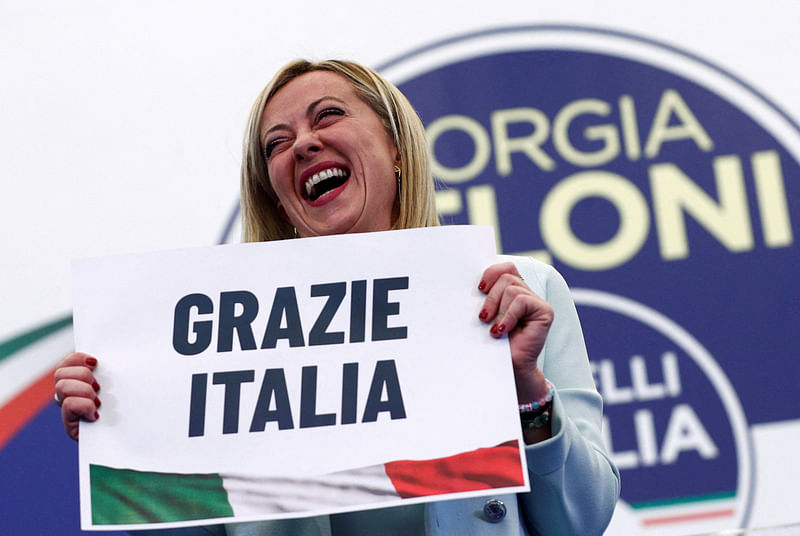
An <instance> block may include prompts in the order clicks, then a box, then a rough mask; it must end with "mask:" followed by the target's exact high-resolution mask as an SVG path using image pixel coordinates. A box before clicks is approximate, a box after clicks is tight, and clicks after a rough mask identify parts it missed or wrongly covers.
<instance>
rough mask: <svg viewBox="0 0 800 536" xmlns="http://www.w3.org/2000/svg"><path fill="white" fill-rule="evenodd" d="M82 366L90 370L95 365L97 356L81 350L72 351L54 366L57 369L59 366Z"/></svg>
mask: <svg viewBox="0 0 800 536" xmlns="http://www.w3.org/2000/svg"><path fill="white" fill-rule="evenodd" d="M74 366H84V367H88V368H89V369H91V370H94V368H95V367H97V358H95V357H92V356H90V355H89V354H85V353H83V352H72V353H71V354H68V355H67V356H65V357H64V359H62V360H61V362H60V363H59V364H58V365H57V366H56V368H57V369H59V368H61V367H74Z"/></svg>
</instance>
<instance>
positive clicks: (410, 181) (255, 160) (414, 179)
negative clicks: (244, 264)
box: [241, 60, 439, 242]
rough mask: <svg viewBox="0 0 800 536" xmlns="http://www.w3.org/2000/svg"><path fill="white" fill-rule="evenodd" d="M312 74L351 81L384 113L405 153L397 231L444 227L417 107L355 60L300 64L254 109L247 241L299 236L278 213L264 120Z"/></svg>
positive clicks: (245, 193) (246, 172)
mask: <svg viewBox="0 0 800 536" xmlns="http://www.w3.org/2000/svg"><path fill="white" fill-rule="evenodd" d="M312 71H329V72H332V73H337V74H340V75H342V76H344V77H346V78H347V79H348V80H349V81H350V83H351V84H352V85H353V89H354V90H355V92H356V95H358V97H359V98H360V99H361V100H362V101H364V102H365V103H366V104H367V105H368V106H369V107H370V108H372V110H373V111H374V112H375V113H376V114H377V115H378V117H379V118H380V120H381V122H382V123H383V125H384V127H386V131H387V132H388V133H389V134H391V136H392V139H393V140H394V143H395V146H396V147H397V150H398V153H399V154H400V177H401V179H400V191H399V192H398V194H399V196H400V211H399V215H398V217H397V219H396V220H395V222H394V224H393V226H392V228H393V229H409V228H412V227H430V226H434V225H439V219H438V217H437V215H436V205H435V202H434V190H435V188H434V182H433V175H432V173H431V167H430V159H429V156H428V143H427V140H426V137H425V128H424V127H423V126H422V121H420V119H419V116H418V115H417V113H416V111H415V110H414V108H413V107H412V106H411V103H409V102H408V99H406V97H405V96H404V95H403V94H402V93H401V92H400V90H399V89H397V88H396V87H395V86H394V85H392V84H391V83H390V82H388V81H387V80H385V79H384V78H383V77H382V76H380V75H379V74H378V73H376V72H375V71H373V70H372V69H369V68H368V67H364V66H362V65H359V64H357V63H354V62H350V61H343V60H328V61H322V62H318V63H312V62H310V61H306V60H297V61H293V62H291V63H289V64H288V65H286V66H284V67H283V68H282V69H280V70H279V71H278V73H277V74H276V75H275V76H274V77H273V78H272V80H271V81H270V82H269V83H268V84H267V86H266V87H265V88H264V89H263V90H262V91H261V94H260V95H259V96H258V98H257V99H256V102H255V103H254V104H253V107H252V109H251V110H250V117H249V119H248V121H247V128H246V130H245V140H244V154H243V157H242V178H241V188H242V191H241V206H242V240H243V241H244V242H262V241H267V240H281V239H286V238H294V236H295V233H294V229H293V228H292V226H291V224H290V223H288V222H287V221H285V220H284V219H283V218H282V217H281V216H280V214H279V212H278V197H277V196H276V195H275V192H274V190H273V189H272V185H271V184H270V181H269V174H268V172H267V165H266V162H265V161H264V150H263V147H262V146H261V136H260V132H259V130H260V125H261V116H262V114H263V113H264V108H265V107H266V106H267V103H268V102H269V100H270V99H271V98H272V97H273V96H274V95H275V93H277V92H278V90H280V89H281V88H282V87H283V86H285V85H286V84H288V83H289V82H291V81H292V80H294V79H295V78H297V77H298V76H300V75H303V74H305V73H309V72H312Z"/></svg>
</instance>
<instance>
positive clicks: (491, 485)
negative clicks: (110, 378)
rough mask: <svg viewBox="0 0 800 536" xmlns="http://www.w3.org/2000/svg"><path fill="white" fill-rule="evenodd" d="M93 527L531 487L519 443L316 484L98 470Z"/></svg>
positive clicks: (314, 480)
mask: <svg viewBox="0 0 800 536" xmlns="http://www.w3.org/2000/svg"><path fill="white" fill-rule="evenodd" d="M90 482H91V497H92V521H93V524H95V525H134V524H142V523H166V522H173V521H189V520H199V519H218V518H230V517H233V516H259V515H264V516H267V515H270V514H285V513H291V512H297V513H298V514H302V513H303V512H308V511H315V512H320V511H325V510H334V509H337V508H341V507H347V506H357V505H364V506H366V505H370V504H381V503H385V502H386V501H400V500H402V499H407V498H412V497H425V496H429V495H438V494H448V493H461V492H468V491H477V490H488V489H497V488H508V487H518V486H523V485H524V483H525V482H524V477H523V474H522V466H521V462H520V450H519V443H518V442H517V441H516V440H513V441H507V442H505V443H502V444H501V445H498V446H496V447H490V448H482V449H477V450H474V451H470V452H464V453H460V454H456V455H454V456H447V457H444V458H435V459H430V460H402V461H394V462H389V463H386V464H383V465H375V466H368V467H361V468H357V469H352V470H348V471H341V472H337V473H332V474H328V475H322V476H319V477H310V478H291V477H272V476H253V475H234V474H175V473H154V472H144V471H134V470H130V469H114V468H111V467H104V466H99V465H92V466H90Z"/></svg>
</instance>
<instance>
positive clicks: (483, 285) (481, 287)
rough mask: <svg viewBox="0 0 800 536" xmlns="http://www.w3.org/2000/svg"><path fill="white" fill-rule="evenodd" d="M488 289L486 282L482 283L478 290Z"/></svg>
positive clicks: (479, 284)
mask: <svg viewBox="0 0 800 536" xmlns="http://www.w3.org/2000/svg"><path fill="white" fill-rule="evenodd" d="M485 288H486V281H481V282H480V283H478V290H483V289H485Z"/></svg>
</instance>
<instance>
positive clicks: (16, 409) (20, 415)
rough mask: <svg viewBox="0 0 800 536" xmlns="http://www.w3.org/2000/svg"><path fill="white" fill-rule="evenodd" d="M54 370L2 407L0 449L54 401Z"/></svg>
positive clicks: (0, 411)
mask: <svg viewBox="0 0 800 536" xmlns="http://www.w3.org/2000/svg"><path fill="white" fill-rule="evenodd" d="M53 372H55V370H51V371H50V372H48V373H47V374H45V375H44V376H42V377H41V378H39V379H38V380H36V381H35V382H33V383H32V384H30V385H29V386H28V387H27V388H25V390H24V391H22V392H21V393H19V394H18V395H17V396H15V397H14V398H12V399H11V400H10V401H9V402H7V403H6V404H5V405H4V406H3V407H0V450H2V449H3V447H5V446H6V443H8V442H9V441H11V438H13V437H14V436H15V435H16V434H17V432H18V431H19V430H20V429H21V428H22V427H23V426H25V425H26V424H28V421H30V420H31V419H33V417H35V416H36V415H37V414H38V413H39V412H40V411H41V410H42V409H43V408H44V407H45V405H46V404H47V403H48V402H52V401H53V391H54V389H55V387H54V386H53Z"/></svg>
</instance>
